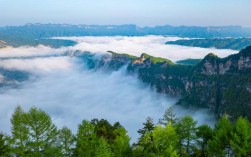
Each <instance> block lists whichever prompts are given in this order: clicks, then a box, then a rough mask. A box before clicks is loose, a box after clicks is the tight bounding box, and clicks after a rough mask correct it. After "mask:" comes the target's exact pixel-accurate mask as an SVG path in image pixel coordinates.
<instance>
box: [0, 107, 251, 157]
mask: <svg viewBox="0 0 251 157" xmlns="http://www.w3.org/2000/svg"><path fill="white" fill-rule="evenodd" d="M10 121H11V134H10V135H8V134H6V133H3V132H1V133H0V156H6V157H7V156H18V157H22V156H27V157H44V156H50V157H54V156H55V157H61V156H62V157H70V156H73V157H186V156H194V157H207V156H208V157H210V156H212V157H214V156H215V157H225V156H235V157H248V156H251V123H250V122H249V121H248V120H247V119H246V118H245V117H239V118H238V119H237V120H236V121H234V122H233V121H230V120H229V119H228V116H227V115H223V116H222V117H221V119H219V121H218V122H217V123H216V124H215V126H214V127H210V126H209V125H206V124H204V125H197V122H196V120H194V119H193V118H192V117H191V116H189V115H186V116H183V117H177V116H176V115H175V114H174V113H173V111H172V107H170V108H167V109H166V111H165V113H164V115H163V117H162V118H161V119H159V121H158V123H157V124H154V122H153V119H152V118H150V117H147V118H146V121H145V122H144V123H143V124H142V127H141V129H139V130H138V134H139V138H138V140H137V141H135V142H134V143H132V141H131V138H130V137H129V136H128V134H127V130H126V129H125V128H124V127H123V126H122V125H121V124H120V123H119V122H116V123H114V124H110V123H109V121H107V120H105V119H92V120H90V121H89V120H86V119H84V120H83V121H82V123H81V124H79V125H78V130H77V133H76V134H75V133H73V132H72V131H71V129H70V128H68V127H67V126H64V127H62V128H60V129H59V128H57V127H56V125H55V124H54V123H53V121H52V118H51V117H50V115H49V114H48V113H46V112H45V111H43V110H41V109H39V108H36V107H32V108H30V109H29V111H27V112H26V111H24V110H23V108H22V107H21V106H17V107H16V109H15V111H14V113H13V114H12V117H11V119H10Z"/></svg>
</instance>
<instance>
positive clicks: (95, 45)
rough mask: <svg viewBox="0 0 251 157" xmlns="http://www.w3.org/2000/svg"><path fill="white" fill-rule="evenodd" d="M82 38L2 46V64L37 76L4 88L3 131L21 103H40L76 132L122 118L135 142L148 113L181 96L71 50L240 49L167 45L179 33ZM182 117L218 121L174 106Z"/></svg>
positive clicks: (181, 53)
mask: <svg viewBox="0 0 251 157" xmlns="http://www.w3.org/2000/svg"><path fill="white" fill-rule="evenodd" d="M64 39H71V40H75V41H77V42H78V44H77V45H75V46H72V47H62V48H59V49H54V48H50V47H45V46H38V47H19V48H11V47H8V48H3V49H0V68H5V69H9V70H21V71H27V72H30V73H32V74H33V75H34V76H36V77H31V79H30V80H27V81H25V82H23V83H22V84H21V85H20V86H18V88H2V89H0V126H2V127H1V131H4V132H7V133H10V127H11V125H10V118H11V115H12V113H13V111H14V109H15V107H16V106H17V105H21V106H22V107H23V108H24V109H25V110H26V111H27V110H28V109H29V108H30V107H32V106H36V107H38V108H41V109H43V110H44V111H46V112H48V113H49V114H50V115H51V117H52V119H53V121H54V122H55V123H56V124H57V126H58V127H59V128H60V127H62V126H64V125H66V126H68V127H70V128H71V129H72V130H73V131H74V132H76V130H77V125H78V124H80V123H81V121H82V120H83V119H88V120H91V119H92V118H105V119H107V120H109V121H110V122H111V123H114V122H116V121H119V122H120V123H121V124H122V125H123V126H125V127H126V129H127V130H128V131H129V135H130V136H131V137H132V138H133V140H136V138H137V130H138V129H140V128H141V127H142V123H143V122H144V121H145V119H146V117H147V116H150V117H152V118H153V119H154V120H155V122H157V120H158V119H159V118H161V117H162V116H163V114H164V111H165V109H166V108H167V107H169V106H173V104H175V102H176V101H177V99H176V98H172V97H168V96H166V95H162V94H160V93H157V92H155V91H153V90H152V89H151V88H150V87H149V86H147V85H145V84H143V83H142V82H141V81H140V80H138V79H137V78H136V77H135V76H129V75H127V74H126V70H125V67H124V68H122V69H120V70H119V71H115V72H109V73H107V72H105V71H102V70H99V71H93V70H88V69H87V68H85V67H84V63H81V62H80V61H79V60H78V59H77V58H75V57H72V56H70V55H66V54H70V53H69V52H73V51H76V50H80V51H82V52H84V51H90V52H93V53H98V54H102V53H106V51H108V50H111V51H115V52H118V53H129V54H132V55H136V56H139V55H140V54H141V53H143V52H145V53H148V54H150V55H153V56H160V57H164V58H168V59H171V60H173V61H176V60H180V59H187V58H202V57H204V56H205V55H206V54H208V53H209V52H213V53H215V54H217V55H218V56H220V57H225V56H227V55H229V54H234V53H237V51H232V50H216V49H202V48H193V47H183V46H174V45H165V44H164V43H165V42H166V41H171V40H177V39H179V38H177V37H162V36H145V37H68V38H64ZM66 52H68V53H66ZM174 111H175V113H176V114H177V115H178V116H182V115H186V114H190V115H192V116H193V117H194V118H195V119H196V120H198V122H199V124H203V123H208V124H212V123H213V116H212V115H211V114H210V113H209V112H208V111H207V110H193V109H184V108H182V107H177V106H175V107H174Z"/></svg>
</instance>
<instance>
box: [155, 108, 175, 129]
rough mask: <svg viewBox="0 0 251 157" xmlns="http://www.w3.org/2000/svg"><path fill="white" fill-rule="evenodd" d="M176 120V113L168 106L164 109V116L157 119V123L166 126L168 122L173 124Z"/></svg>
mask: <svg viewBox="0 0 251 157" xmlns="http://www.w3.org/2000/svg"><path fill="white" fill-rule="evenodd" d="M177 122H178V118H177V117H176V114H174V113H173V108H172V107H169V108H167V109H166V110H165V113H164V116H163V118H162V119H159V124H161V125H164V126H166V125H167V124H168V123H172V124H173V125H175V124H176V123H177Z"/></svg>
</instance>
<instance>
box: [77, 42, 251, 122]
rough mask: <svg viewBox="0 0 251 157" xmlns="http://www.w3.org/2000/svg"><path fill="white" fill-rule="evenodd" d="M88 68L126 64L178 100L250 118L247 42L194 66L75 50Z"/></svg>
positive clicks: (250, 71)
mask: <svg viewBox="0 0 251 157" xmlns="http://www.w3.org/2000/svg"><path fill="white" fill-rule="evenodd" d="M76 56H77V57H78V58H80V59H81V60H83V62H84V63H86V64H87V65H88V66H89V68H91V69H93V68H106V69H109V70H118V69H120V68H121V67H122V66H126V65H128V66H127V71H128V73H129V74H136V75H137V77H138V78H139V79H140V80H142V81H143V82H145V83H146V84H149V85H150V86H151V87H153V88H154V89H156V90H157V91H158V92H161V93H166V94H169V95H173V96H177V97H179V98H180V101H179V102H178V104H181V105H186V106H195V107H200V108H209V109H210V110H212V111H213V112H214V113H215V115H216V116H217V117H221V116H222V115H223V114H228V115H229V116H230V117H231V119H237V118H238V117H239V116H245V117H247V118H248V119H249V120H251V106H250V104H251V78H250V75H251V60H250V58H251V46H249V47H247V48H245V49H243V50H241V51H240V52H239V53H238V54H235V55H231V56H229V57H226V58H219V57H217V56H216V55H214V54H208V55H207V56H206V57H205V58H204V59H203V60H201V61H200V62H199V63H198V64H196V65H195V66H191V65H180V64H174V63H173V62H171V61H169V60H166V59H162V58H155V57H153V56H150V55H146V54H142V55H141V56H140V57H133V56H128V55H126V54H117V53H114V52H113V53H112V54H111V55H104V56H103V57H102V58H101V60H97V59H96V58H95V57H93V56H94V55H93V54H91V53H82V54H81V53H76Z"/></svg>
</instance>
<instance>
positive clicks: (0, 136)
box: [0, 132, 11, 157]
mask: <svg viewBox="0 0 251 157" xmlns="http://www.w3.org/2000/svg"><path fill="white" fill-rule="evenodd" d="M10 152H11V150H10V145H9V142H8V138H7V136H6V135H5V134H4V133H2V132H0V156H1V157H4V156H8V155H9V154H10Z"/></svg>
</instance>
